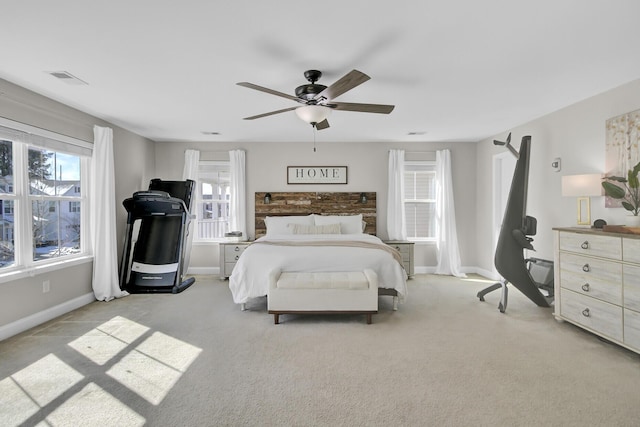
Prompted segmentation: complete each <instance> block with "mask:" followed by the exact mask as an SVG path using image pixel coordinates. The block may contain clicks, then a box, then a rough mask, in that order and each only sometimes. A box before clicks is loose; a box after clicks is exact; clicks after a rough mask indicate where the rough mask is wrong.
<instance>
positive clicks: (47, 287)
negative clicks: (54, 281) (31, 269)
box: [42, 280, 51, 294]
mask: <svg viewBox="0 0 640 427" xmlns="http://www.w3.org/2000/svg"><path fill="white" fill-rule="evenodd" d="M50 290H51V282H49V281H48V280H45V281H44V282H42V293H44V294H46V293H47V292H49V291H50Z"/></svg>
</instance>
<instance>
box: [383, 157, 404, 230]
mask: <svg viewBox="0 0 640 427" xmlns="http://www.w3.org/2000/svg"><path fill="white" fill-rule="evenodd" d="M387 198H388V200H387V233H388V235H389V240H407V225H406V223H405V215H404V150H389V190H388V195H387Z"/></svg>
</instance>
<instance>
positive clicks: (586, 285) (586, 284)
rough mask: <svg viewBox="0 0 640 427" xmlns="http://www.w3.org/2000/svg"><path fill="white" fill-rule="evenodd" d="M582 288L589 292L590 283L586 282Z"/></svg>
mask: <svg viewBox="0 0 640 427" xmlns="http://www.w3.org/2000/svg"><path fill="white" fill-rule="evenodd" d="M582 290H583V291H585V292H589V284H588V283H585V284H584V285H582Z"/></svg>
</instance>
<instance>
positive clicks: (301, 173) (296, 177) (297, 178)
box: [287, 166, 347, 184]
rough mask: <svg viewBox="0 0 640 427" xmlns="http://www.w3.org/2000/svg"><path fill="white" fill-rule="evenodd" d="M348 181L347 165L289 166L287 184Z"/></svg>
mask: <svg viewBox="0 0 640 427" xmlns="http://www.w3.org/2000/svg"><path fill="white" fill-rule="evenodd" d="M346 183H347V167H346V166H287V184H346Z"/></svg>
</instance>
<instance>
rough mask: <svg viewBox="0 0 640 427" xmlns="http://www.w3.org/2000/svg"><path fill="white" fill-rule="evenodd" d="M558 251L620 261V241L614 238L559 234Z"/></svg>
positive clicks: (618, 238)
mask: <svg viewBox="0 0 640 427" xmlns="http://www.w3.org/2000/svg"><path fill="white" fill-rule="evenodd" d="M560 250H561V251H570V252H577V253H581V254H585V255H592V256H599V257H604V258H611V259H615V260H620V259H622V239H621V238H620V237H615V236H595V235H593V234H581V233H567V232H560Z"/></svg>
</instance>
